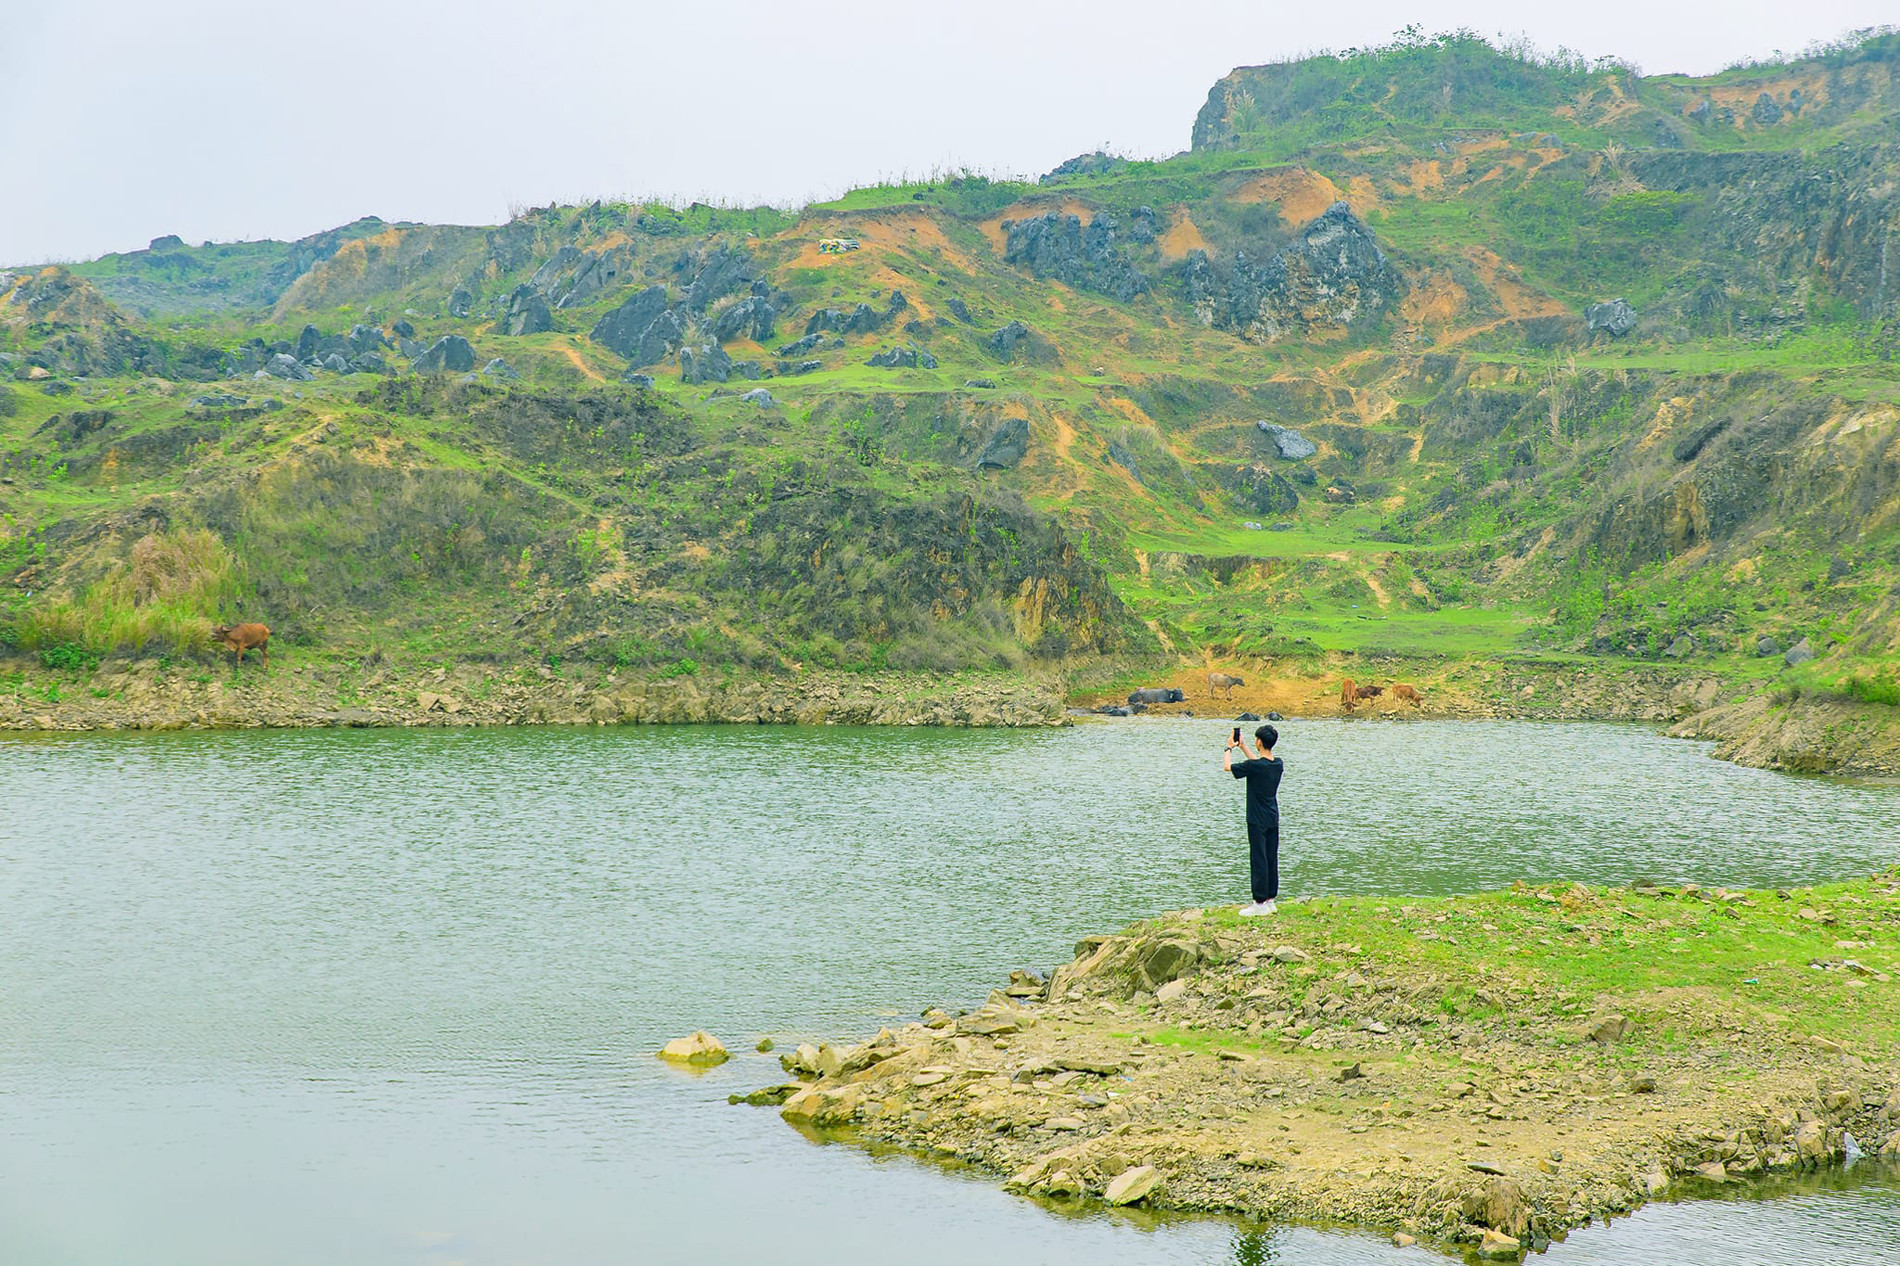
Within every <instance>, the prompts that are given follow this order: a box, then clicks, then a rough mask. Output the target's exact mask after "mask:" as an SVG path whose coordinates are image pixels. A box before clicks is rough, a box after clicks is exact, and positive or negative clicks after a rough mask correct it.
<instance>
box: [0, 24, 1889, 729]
mask: <svg viewBox="0 0 1900 1266" xmlns="http://www.w3.org/2000/svg"><path fill="white" fill-rule="evenodd" d="M1897 66H1900V42H1897V40H1896V37H1894V36H1892V35H1877V36H1873V37H1869V38H1867V39H1864V40H1862V41H1859V42H1856V43H1852V44H1849V45H1845V46H1842V47H1838V48H1831V49H1825V50H1821V51H1819V52H1817V53H1816V54H1815V55H1814V56H1812V57H1809V58H1806V59H1801V60H1795V61H1790V62H1785V63H1776V64H1773V65H1759V66H1751V67H1746V68H1739V69H1736V70H1733V71H1729V72H1725V73H1723V74H1721V75H1717V76H1712V77H1707V78H1703V79H1689V78H1685V77H1679V76H1662V77H1651V78H1643V77H1641V76H1638V75H1636V74H1635V73H1634V72H1632V71H1630V70H1629V69H1627V68H1624V67H1620V66H1616V65H1611V64H1603V63H1598V64H1591V65H1583V64H1579V63H1572V62H1568V61H1563V60H1552V59H1539V58H1536V57H1533V56H1530V55H1527V54H1524V53H1521V52H1514V51H1510V50H1498V49H1495V48H1492V47H1490V46H1488V45H1486V44H1484V43H1482V42H1480V41H1477V40H1475V39H1472V38H1469V37H1466V36H1449V37H1439V38H1429V39H1428V38H1424V37H1415V36H1408V37H1406V38H1404V39H1402V40H1401V41H1400V42H1399V43H1398V44H1395V45H1393V46H1391V47H1388V48H1383V49H1376V50H1366V51H1360V52H1355V53H1351V54H1348V55H1345V56H1341V57H1321V58H1313V59H1307V60H1305V61H1301V62H1296V63H1288V64H1284V65H1278V66H1266V67H1251V68H1242V69H1240V70H1236V71H1235V72H1233V73H1232V74H1231V75H1229V76H1228V77H1227V78H1225V79H1223V80H1222V81H1221V82H1220V83H1219V84H1217V85H1216V86H1215V88H1214V89H1213V91H1212V93H1211V94H1210V96H1209V100H1208V104H1207V106H1206V107H1205V108H1204V109H1203V110H1202V112H1201V115H1200V117H1199V118H1198V119H1197V120H1196V121H1195V125H1194V147H1193V148H1192V149H1191V150H1190V151H1188V152H1186V153H1183V154H1181V155H1177V156H1176V157H1174V158H1171V159H1167V160H1162V161H1152V162H1129V161H1125V160H1121V159H1117V158H1113V157H1111V156H1105V155H1097V156H1084V157H1083V158H1080V159H1078V160H1075V161H1073V162H1071V163H1067V164H1064V165H1063V167H1062V168H1059V169H1058V170H1057V171H1056V172H1054V173H1051V174H1050V175H1049V176H1047V177H1045V178H1044V179H1043V180H1042V181H1041V182H1039V183H1036V184H1026V183H1017V184H1012V183H1007V182H996V181H991V180H988V179H986V178H983V177H977V176H960V177H954V178H948V179H945V180H942V181H933V182H930V183H921V184H914V185H901V186H893V185H881V186H875V187H867V188H864V189H859V190H855V191H853V192H852V193H850V194H847V195H845V196H844V197H842V198H840V199H838V200H836V201H834V202H830V203H825V204H820V205H815V206H812V207H808V208H805V209H803V210H802V211H800V212H797V213H785V212H781V211H777V210H773V209H770V208H764V209H753V210H744V209H727V208H712V207H705V206H699V205H696V206H694V207H691V208H687V209H684V210H680V209H673V208H666V207H661V206H657V205H648V204H617V203H594V204H590V205H588V206H583V207H549V208H543V209H539V210H535V211H531V212H528V213H525V214H523V215H522V216H520V217H518V218H517V219H515V220H512V221H511V222H509V223H508V224H505V225H501V226H496V227H492V228H463V227H453V226H428V225H412V224H388V223H384V222H382V221H373V220H372V221H360V222H358V223H357V224H353V225H350V226H346V227H345V228H342V229H338V230H335V231H333V232H332V233H330V234H323V235H318V237H317V238H313V239H305V240H304V241H303V242H299V243H246V244H239V245H234V246H213V245H205V246H199V247H189V246H185V245H184V244H182V243H178V242H176V241H171V242H163V241H161V242H160V243H155V244H154V247H153V248H152V250H150V251H146V252H134V253H132V254H129V255H121V256H110V257H107V258H105V259H102V260H99V261H93V262H91V263H87V264H82V265H76V266H73V267H71V268H69V269H23V270H16V271H15V272H14V273H13V274H11V275H7V276H5V277H4V279H3V280H0V352H4V354H5V356H6V357H7V359H6V361H5V363H4V368H5V370H6V372H7V373H8V374H9V375H10V377H11V379H12V381H11V385H9V386H7V387H5V388H4V394H3V395H0V581H3V582H4V590H3V591H0V592H4V597H0V639H5V640H6V641H7V642H8V643H10V644H12V645H14V646H16V647H17V648H19V649H20V650H22V651H23V652H25V653H29V654H33V655H38V656H41V657H43V658H44V657H48V656H53V657H58V656H66V657H69V658H70V657H74V656H79V657H84V656H102V655H112V654H122V653H148V654H180V653H203V651H204V648H205V644H206V641H205V639H206V631H207V629H208V627H209V624H210V622H211V621H212V620H213V619H229V618H232V617H234V616H237V615H240V614H242V615H243V616H245V617H246V618H262V619H264V620H266V621H267V622H269V623H271V624H272V625H273V627H274V628H276V629H278V630H279V633H280V636H283V637H284V638H285V639H286V640H287V641H289V642H290V643H292V644H294V645H301V646H304V647H308V648H311V650H312V652H313V653H323V654H335V655H358V654H361V653H364V652H365V651H367V650H369V649H371V648H376V649H377V650H378V652H379V653H395V651H396V650H398V649H402V650H405V651H406V652H407V653H411V654H415V655H427V656H437V657H459V658H464V659H467V658H479V657H493V658H548V657H554V658H558V657H562V656H568V657H575V656H580V657H588V658H598V659H602V660H611V661H613V662H621V663H630V664H631V663H637V664H640V665H644V666H646V667H647V669H648V670H649V671H651V672H656V673H659V672H691V671H694V670H695V669H696V668H698V667H700V666H703V665H708V664H717V663H732V664H744V665H747V666H750V667H755V668H760V669H763V670H766V671H792V670H794V669H795V668H797V667H800V666H804V665H810V664H816V665H823V666H827V667H839V668H878V667H886V666H888V667H901V668H923V669H932V670H951V669H959V668H967V667H988V668H1002V669H1011V668H1016V667H1021V666H1025V665H1029V664H1045V665H1047V664H1061V663H1067V662H1073V661H1075V660H1076V658H1077V657H1078V656H1088V657H1094V656H1097V655H1107V656H1110V657H1117V658H1121V659H1127V658H1129V657H1141V656H1147V655H1153V654H1157V653H1159V654H1171V655H1178V656H1186V657H1189V658H1190V659H1195V660H1199V659H1202V658H1208V659H1214V660H1220V661H1223V662H1230V661H1231V662H1241V661H1246V660H1249V659H1254V658H1280V657H1286V656H1297V657H1303V658H1306V659H1318V660H1327V659H1334V660H1337V659H1341V658H1344V659H1345V660H1346V662H1347V663H1350V662H1351V657H1354V656H1403V657H1412V658H1418V659H1469V658H1474V657H1498V656H1507V655H1517V654H1524V655H1534V656H1537V657H1540V658H1543V659H1549V658H1550V657H1553V656H1555V657H1558V658H1560V659H1561V658H1564V657H1570V658H1573V659H1574V660H1575V661H1576V662H1577V663H1578V664H1579V665H1587V664H1588V663H1589V662H1591V661H1592V660H1593V659H1596V658H1603V657H1610V658H1614V659H1617V660H1619V661H1627V660H1632V659H1634V660H1650V659H1656V660H1664V659H1666V660H1671V661H1681V662H1684V663H1689V664H1699V665H1702V666H1703V667H1705V668H1707V669H1710V670H1713V671H1718V672H1722V673H1726V674H1729V675H1733V676H1737V677H1742V678H1746V677H1751V676H1771V675H1775V674H1778V673H1780V672H1781V671H1782V669H1783V664H1782V661H1781V659H1780V658H1779V650H1780V649H1786V648H1788V647H1790V646H1793V645H1794V644H1796V643H1798V642H1800V641H1802V640H1803V639H1805V640H1806V641H1807V643H1808V645H1809V647H1810V648H1811V649H1813V650H1814V651H1815V652H1816V653H1817V655H1818V656H1819V658H1818V660H1817V661H1816V662H1815V663H1814V664H1810V665H1806V666H1804V667H1802V668H1801V669H1800V670H1799V677H1800V683H1802V684H1803V685H1804V686H1805V688H1809V689H1835V690H1847V691H1857V692H1860V693H1861V694H1863V695H1865V696H1868V697H1874V696H1879V695H1880V694H1881V693H1882V692H1883V691H1892V692H1894V693H1895V696H1896V697H1897V698H1900V680H1896V678H1895V677H1894V676H1893V675H1892V664H1893V662H1894V661H1893V655H1894V652H1895V650H1896V645H1897V641H1896V639H1900V618H1897V617H1896V611H1895V605H1896V603H1895V597H1894V595H1895V593H1896V592H1897V591H1900V590H1897V588H1896V586H1897V585H1900V525H1896V522H1895V514H1896V509H1900V499H1897V498H1896V486H1897V484H1900V454H1896V453H1895V451H1894V445H1895V436H1896V434H1897V433H1900V432H1897V431H1896V426H1895V423H1896V420H1897V419H1900V373H1896V371H1895V368H1894V365H1893V361H1892V355H1893V349H1894V344H1895V341H1896V333H1897V331H1900V276H1896V275H1894V272H1895V270H1896V269H1900V265H1892V261H1893V260H1894V259H1896V258H1900V256H1896V255H1895V254H1894V251H1893V247H1894V246H1895V241H1894V239H1895V238H1896V236H1900V201H1897V200H1896V199H1897V198H1900V195H1896V193H1895V192H1894V191H1895V189H1896V188H1900V185H1896V182H1895V177H1896V175H1897V174H1900V113H1897V111H1900V96H1897V95H1896V92H1895V83H1894V76H1895V73H1896V67H1897ZM1764 103H1766V104H1764ZM836 238H849V239H853V240H855V242H856V243H857V244H858V248H857V249H855V250H849V251H844V252H839V253H834V252H832V251H829V250H826V249H823V248H822V245H821V244H822V243H823V242H824V241H825V240H826V239H836ZM1890 265H1891V266H1890ZM444 337H450V338H451V339H466V340H468V349H467V352H468V358H467V360H466V362H464V363H463V364H458V365H456V366H453V367H443V366H440V365H436V364H434V363H433V356H434V354H433V353H428V349H429V348H430V347H431V345H433V344H435V343H436V342H437V340H439V339H442V338H444ZM273 357H280V358H282V360H280V361H279V362H276V363H273V361H272V358H273ZM284 360H287V361H288V362H290V363H291V364H292V365H293V366H299V365H300V366H301V367H300V368H293V369H292V370H291V371H290V372H293V373H295V374H296V375H297V376H296V377H293V378H284V377H276V376H272V374H273V372H275V373H283V372H285V366H284V363H283V361H284ZM874 360H875V361H877V362H880V363H872V362H873V361H874ZM491 362H499V363H491ZM419 371H420V372H419ZM306 373H307V374H308V375H309V376H308V377H305V376H304V375H305V374H306ZM759 391H763V393H765V398H760V397H758V396H749V395H748V393H753V392H759ZM1268 424H1270V425H1272V426H1274V427H1279V428H1287V429H1288V430H1290V432H1292V435H1291V437H1290V438H1289V436H1288V434H1287V431H1269V430H1267V429H1264V428H1265V426H1266V425H1268ZM1762 638H1769V639H1772V641H1773V643H1774V645H1775V646H1776V648H1777V654H1776V655H1775V656H1772V657H1770V656H1761V655H1758V654H1757V650H1758V643H1759V640H1760V639H1762ZM1790 680H1792V677H1791V678H1790Z"/></svg>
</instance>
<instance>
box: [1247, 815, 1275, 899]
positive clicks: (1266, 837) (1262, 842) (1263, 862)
mask: <svg viewBox="0 0 1900 1266" xmlns="http://www.w3.org/2000/svg"><path fill="white" fill-rule="evenodd" d="M1247 862H1248V870H1249V871H1250V872H1251V877H1252V879H1253V899H1254V900H1255V901H1272V900H1273V899H1274V898H1275V897H1277V896H1279V895H1280V819H1278V818H1274V819H1273V820H1272V821H1270V822H1253V821H1249V822H1248V823H1247Z"/></svg>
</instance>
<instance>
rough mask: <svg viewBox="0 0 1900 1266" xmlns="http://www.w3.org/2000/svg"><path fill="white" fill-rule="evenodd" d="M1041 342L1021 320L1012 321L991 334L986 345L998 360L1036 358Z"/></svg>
mask: <svg viewBox="0 0 1900 1266" xmlns="http://www.w3.org/2000/svg"><path fill="white" fill-rule="evenodd" d="M1039 342H1041V340H1040V339H1038V338H1037V337H1036V335H1035V333H1034V332H1033V331H1031V330H1030V328H1029V327H1028V326H1026V325H1024V324H1023V323H1022V322H1021V321H1011V322H1010V323H1009V324H1008V325H1006V326H1004V327H1003V328H1002V329H1000V330H998V331H996V333H994V334H992V335H990V337H989V341H988V343H987V344H986V346H987V347H988V348H989V351H990V355H992V356H994V357H996V358H997V359H998V360H1011V361H1013V360H1035V359H1038V357H1037V356H1036V355H1035V352H1036V345H1037V344H1038V343H1039Z"/></svg>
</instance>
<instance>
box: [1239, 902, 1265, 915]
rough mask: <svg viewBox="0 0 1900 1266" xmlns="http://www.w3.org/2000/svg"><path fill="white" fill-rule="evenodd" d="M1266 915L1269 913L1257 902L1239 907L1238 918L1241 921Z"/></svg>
mask: <svg viewBox="0 0 1900 1266" xmlns="http://www.w3.org/2000/svg"><path fill="white" fill-rule="evenodd" d="M1267 913H1269V911H1268V910H1267V909H1266V907H1265V906H1262V905H1261V904H1260V903H1259V902H1258V901H1249V902H1248V903H1247V904H1246V905H1244V906H1242V907H1240V917H1241V918H1243V919H1251V918H1253V917H1254V916H1255V915H1261V914H1267Z"/></svg>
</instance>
